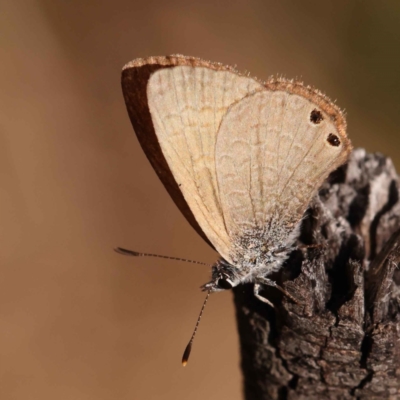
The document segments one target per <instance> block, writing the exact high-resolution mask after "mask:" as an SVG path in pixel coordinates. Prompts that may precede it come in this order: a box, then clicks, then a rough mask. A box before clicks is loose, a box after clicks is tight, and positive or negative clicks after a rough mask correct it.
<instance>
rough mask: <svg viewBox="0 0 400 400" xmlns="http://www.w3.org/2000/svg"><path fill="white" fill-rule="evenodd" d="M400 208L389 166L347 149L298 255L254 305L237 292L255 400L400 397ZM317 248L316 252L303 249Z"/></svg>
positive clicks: (314, 207) (315, 206)
mask: <svg viewBox="0 0 400 400" xmlns="http://www.w3.org/2000/svg"><path fill="white" fill-rule="evenodd" d="M399 228H400V202H399V181H398V176H397V174H396V171H395V169H394V167H393V164H392V162H391V160H390V159H388V158H386V157H384V156H382V155H380V154H367V153H366V152H365V151H364V150H362V149H359V150H356V151H354V152H353V155H352V156H351V159H350V161H349V163H348V164H347V165H345V166H343V167H341V168H340V169H339V170H337V171H335V172H334V173H333V174H332V175H331V176H330V178H329V180H328V182H326V183H325V184H324V185H323V187H322V188H321V190H320V192H319V194H318V196H316V198H315V199H314V200H313V202H312V203H311V205H310V207H309V210H308V211H307V214H306V216H305V218H304V220H303V224H302V233H301V235H300V238H299V243H298V244H299V249H298V250H296V251H294V252H293V253H292V255H291V256H290V258H289V260H288V261H287V263H286V264H285V266H284V267H283V268H282V270H281V271H280V273H279V274H277V275H276V276H274V277H272V278H273V279H276V280H277V281H278V282H279V283H280V284H281V285H282V286H283V287H284V288H285V289H286V290H287V291H288V292H289V293H291V294H292V295H293V296H294V297H295V298H297V299H298V301H299V304H295V303H293V302H292V301H291V300H290V299H288V298H287V297H285V296H282V295H281V293H280V292H278V291H277V290H276V289H273V288H268V287H266V288H265V291H264V293H263V295H264V296H265V297H267V298H268V299H270V300H271V301H272V302H273V303H274V304H275V309H272V308H271V307H268V305H266V304H264V303H262V302H260V301H259V300H257V299H256V298H255V297H254V295H253V289H252V285H241V286H240V287H237V288H236V289H235V291H234V294H235V305H236V312H237V321H238V328H239V335H240V343H241V358H242V369H243V374H244V392H245V398H246V399H247V400H255V399H304V400H305V399H308V400H311V399H355V398H357V399H400V340H399V339H400V289H399V286H398V284H399V285H400V273H399V271H398V268H397V266H398V263H399V261H400V230H399ZM309 245H314V246H309Z"/></svg>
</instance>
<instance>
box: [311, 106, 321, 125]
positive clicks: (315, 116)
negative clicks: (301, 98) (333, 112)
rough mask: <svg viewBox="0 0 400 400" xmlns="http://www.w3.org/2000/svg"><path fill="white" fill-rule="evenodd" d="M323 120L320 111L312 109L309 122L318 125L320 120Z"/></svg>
mask: <svg viewBox="0 0 400 400" xmlns="http://www.w3.org/2000/svg"><path fill="white" fill-rule="evenodd" d="M323 119H324V117H323V116H322V113H321V111H318V110H317V109H316V108H314V110H312V111H311V114H310V121H311V122H312V123H313V124H316V125H317V124H319V123H320V122H321V121H322V120H323Z"/></svg>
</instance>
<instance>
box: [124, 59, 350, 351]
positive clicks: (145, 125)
mask: <svg viewBox="0 0 400 400" xmlns="http://www.w3.org/2000/svg"><path fill="white" fill-rule="evenodd" d="M122 89H123V94H124V98H125V103H126V106H127V110H128V113H129V116H130V119H131V122H132V125H133V128H134V130H135V132H136V135H137V137H138V139H139V142H140V144H141V146H142V148H143V150H144V152H145V153H146V156H147V158H148V159H149V161H150V163H151V164H152V166H153V168H154V170H155V171H156V173H157V175H158V176H159V178H160V179H161V181H162V183H163V184H164V186H165V188H166V189H167V191H168V192H169V194H170V195H171V197H172V199H173V200H174V202H175V203H176V205H177V206H178V208H179V209H180V210H181V212H182V213H183V215H184V216H185V217H186V219H187V220H188V222H189V223H190V224H191V225H192V227H193V228H194V229H195V230H196V231H197V232H198V233H199V234H200V235H201V236H202V237H203V239H204V240H205V241H206V242H207V243H209V244H210V245H211V246H212V247H213V248H214V249H215V250H216V251H217V252H218V253H219V255H220V258H219V259H218V260H217V261H216V262H215V264H214V265H213V266H212V273H211V275H212V277H211V281H210V282H208V283H206V284H205V285H203V287H202V288H203V290H205V291H207V292H208V295H209V294H210V293H212V292H217V291H221V290H226V289H230V288H233V287H235V286H237V285H239V284H241V283H246V282H251V283H254V294H255V295H256V297H257V298H259V299H260V300H261V301H264V302H266V303H268V304H271V303H270V302H269V300H268V299H266V298H264V297H263V296H261V295H260V290H261V288H262V285H263V284H267V285H272V286H276V283H275V282H273V281H272V280H270V279H269V278H268V275H270V274H271V273H273V272H275V271H278V270H279V269H280V268H281V266H282V264H283V263H284V262H285V260H286V259H287V258H288V255H289V254H290V253H291V252H292V251H293V249H294V248H295V242H296V240H297V238H298V236H299V229H300V225H301V221H302V218H303V215H304V212H305V211H306V209H307V206H308V204H309V202H310V201H311V199H312V198H313V196H314V195H315V194H316V192H317V191H318V188H319V187H320V186H321V184H322V183H323V181H324V180H325V179H326V178H327V177H328V175H329V174H330V173H331V172H332V171H334V170H335V169H336V168H338V167H339V166H340V165H342V164H343V163H345V162H346V161H347V159H348V156H349V154H350V152H351V150H352V146H351V143H350V140H349V139H348V138H347V135H346V121H345V118H344V116H343V113H342V112H341V110H340V109H339V108H338V107H337V106H336V105H335V104H334V103H333V102H331V101H330V100H329V99H328V97H326V96H325V95H323V94H322V93H321V92H319V91H317V90H315V89H312V88H310V87H308V86H305V85H303V84H302V83H300V82H296V81H292V80H285V79H282V78H280V79H273V78H271V79H269V80H267V81H265V82H262V81H260V80H257V79H255V78H251V77H249V76H246V75H243V74H241V73H239V72H238V71H236V70H235V69H234V68H232V67H229V66H225V65H222V64H220V63H213V62H209V61H205V60H202V59H199V58H194V57H187V56H182V55H172V56H167V57H149V58H143V59H136V60H133V61H132V62H130V63H128V64H127V65H125V67H124V68H123V72H122ZM120 252H122V253H124V254H129V251H128V250H124V249H120ZM131 253H133V255H138V254H139V253H135V252H131ZM207 298H208V297H207ZM203 308H204V306H203ZM196 329H197V325H196ZM189 351H190V350H189Z"/></svg>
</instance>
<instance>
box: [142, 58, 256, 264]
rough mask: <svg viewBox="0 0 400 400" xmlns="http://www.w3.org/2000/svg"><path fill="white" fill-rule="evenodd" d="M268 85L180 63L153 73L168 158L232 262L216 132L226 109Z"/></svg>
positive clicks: (151, 87)
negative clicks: (216, 146)
mask: <svg viewBox="0 0 400 400" xmlns="http://www.w3.org/2000/svg"><path fill="white" fill-rule="evenodd" d="M263 89H264V86H262V85H261V84H260V83H258V82H256V81H255V80H253V79H251V78H248V77H243V76H239V75H237V74H235V73H233V72H230V71H216V70H212V69H209V68H204V67H191V66H177V67H171V68H164V69H161V70H158V71H157V72H155V73H154V74H153V75H152V76H151V77H150V79H149V83H148V86H147V97H148V103H149V109H150V113H151V117H152V120H153V124H154V128H155V132H156V135H157V138H158V141H159V143H160V146H161V149H162V152H163V154H164V157H165V159H166V160H167V163H168V165H169V167H170V169H171V172H172V173H173V175H174V178H175V180H176V182H177V183H178V185H179V187H180V189H181V191H182V193H183V195H184V197H185V200H186V202H187V203H188V205H189V207H190V209H191V210H192V212H193V214H194V216H195V218H196V220H197V222H198V223H199V225H200V227H201V229H202V230H203V231H204V233H205V234H206V235H207V237H208V239H209V240H210V241H211V243H212V244H213V245H214V246H215V248H216V250H217V251H218V252H219V253H220V254H221V255H222V256H223V257H224V258H225V259H226V260H228V261H232V260H231V259H230V256H229V254H230V238H229V234H228V232H227V230H226V226H225V221H224V217H223V214H222V209H221V200H220V194H219V189H218V184H217V176H216V166H215V145H216V137H217V131H218V129H219V126H220V123H221V120H222V117H223V116H224V114H225V113H226V111H227V109H228V108H229V107H230V106H231V105H232V104H234V103H235V102H237V101H239V100H240V99H242V98H244V97H245V96H247V95H249V94H252V93H254V92H256V91H260V90H263Z"/></svg>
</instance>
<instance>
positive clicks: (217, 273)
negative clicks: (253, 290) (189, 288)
mask: <svg viewBox="0 0 400 400" xmlns="http://www.w3.org/2000/svg"><path fill="white" fill-rule="evenodd" d="M241 282H242V279H241V277H240V274H239V270H238V268H236V267H235V266H233V265H232V264H229V263H228V262H227V261H225V260H224V259H223V258H221V259H220V260H218V261H217V262H216V263H215V264H214V265H213V266H212V269H211V281H210V282H208V283H206V284H205V285H203V286H202V287H201V288H202V290H203V291H209V290H210V291H211V292H220V291H222V290H228V289H232V288H234V287H235V286H237V285H238V284H239V283H241Z"/></svg>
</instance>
